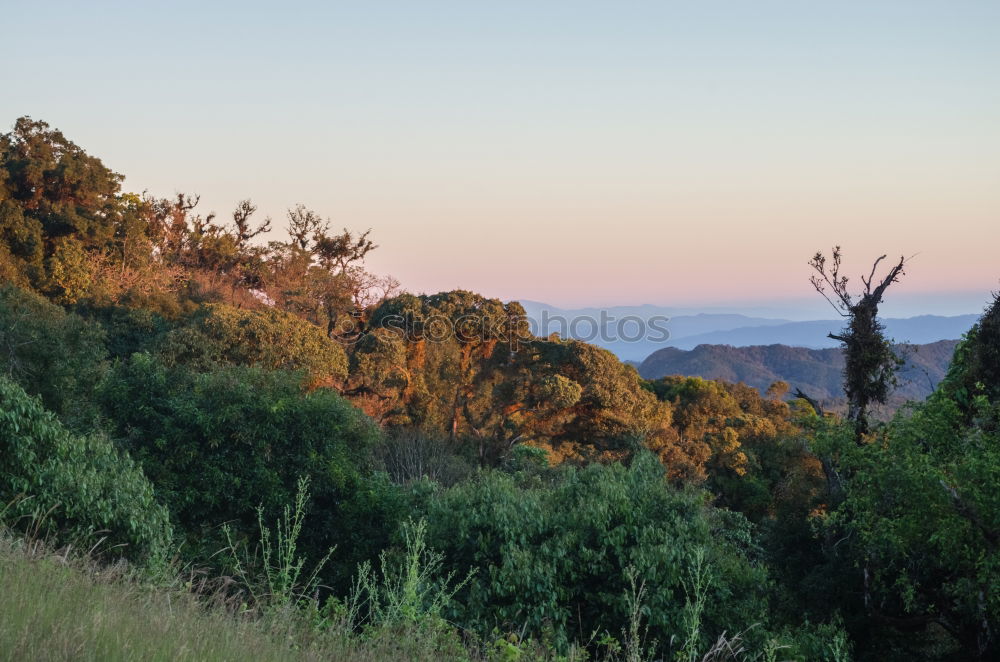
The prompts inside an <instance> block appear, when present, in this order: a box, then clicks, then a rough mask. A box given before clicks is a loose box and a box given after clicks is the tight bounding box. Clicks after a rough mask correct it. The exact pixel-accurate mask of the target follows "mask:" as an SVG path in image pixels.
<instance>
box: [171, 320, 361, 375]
mask: <svg viewBox="0 0 1000 662" xmlns="http://www.w3.org/2000/svg"><path fill="white" fill-rule="evenodd" d="M157 353H158V355H159V356H160V357H161V358H162V360H164V361H165V362H166V363H167V364H169V365H189V366H194V367H201V368H208V367H212V366H217V365H224V364H234V365H246V366H249V365H259V366H261V367H263V368H267V369H270V370H305V371H306V372H307V373H308V375H309V378H310V380H312V382H313V383H314V384H323V385H333V384H339V383H341V382H342V381H343V380H344V378H345V377H347V355H346V354H345V353H344V349H343V347H341V346H340V345H339V344H338V343H336V342H335V341H333V340H330V339H329V338H327V337H326V335H324V334H323V332H322V331H321V330H320V329H319V328H318V327H316V326H314V325H312V324H310V323H309V322H306V321H305V320H302V319H300V318H298V317H295V316H294V315H291V314H289V313H285V312H282V311H280V310H276V309H274V308H267V309H263V310H244V309H239V308H233V307H232V306H227V305H224V304H209V305H206V306H204V307H203V308H202V309H201V311H199V313H198V314H196V315H195V316H194V317H193V318H192V320H191V322H190V323H189V324H187V325H185V326H183V327H181V328H178V329H175V330H173V331H170V332H169V333H167V335H166V336H165V339H164V341H163V343H162V344H161V346H160V347H159V349H158V352H157Z"/></svg>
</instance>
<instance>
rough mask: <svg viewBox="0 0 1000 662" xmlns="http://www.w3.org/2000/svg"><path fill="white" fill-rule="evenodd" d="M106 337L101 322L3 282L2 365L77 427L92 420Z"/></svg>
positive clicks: (0, 297)
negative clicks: (92, 396)
mask: <svg viewBox="0 0 1000 662" xmlns="http://www.w3.org/2000/svg"><path fill="white" fill-rule="evenodd" d="M104 338H105V336H104V332H103V330H102V329H101V327H100V326H99V325H97V324H94V323H91V322H88V321H86V320H84V319H83V318H81V317H79V316H78V315H74V314H72V313H67V312H66V311H65V310H63V309H62V308H60V307H59V306H57V305H55V304H53V303H49V302H48V301H47V300H45V299H44V298H43V297H41V296H39V295H37V294H33V293H31V292H26V291H24V290H20V289H18V288H16V287H13V286H10V285H5V286H2V287H0V355H2V358H0V371H2V372H3V373H4V374H6V375H7V376H9V377H10V378H12V379H13V380H14V381H16V382H17V383H18V384H20V385H21V386H22V387H23V388H24V390H25V391H27V392H28V393H30V394H31V395H37V396H39V397H40V398H41V399H42V402H43V403H44V404H45V407H46V408H47V409H49V410H50V411H53V412H55V413H56V414H58V415H59V416H60V418H62V419H63V422H65V423H67V424H69V425H71V426H72V427H73V428H75V429H86V428H89V427H91V426H92V425H93V417H94V414H95V413H96V412H95V409H94V406H93V403H92V399H91V394H92V391H93V387H94V384H95V383H96V382H97V381H99V379H100V376H101V374H102V373H103V371H104V369H105V358H106V350H105V348H104Z"/></svg>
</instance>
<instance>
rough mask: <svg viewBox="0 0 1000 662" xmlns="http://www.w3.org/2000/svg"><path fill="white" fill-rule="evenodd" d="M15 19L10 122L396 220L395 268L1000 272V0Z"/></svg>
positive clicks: (607, 272) (154, 166)
mask: <svg viewBox="0 0 1000 662" xmlns="http://www.w3.org/2000/svg"><path fill="white" fill-rule="evenodd" d="M2 15H3V16H4V18H5V20H4V23H5V29H4V38H3V40H2V41H0V56H2V59H3V62H4V63H5V66H4V67H3V70H2V73H0V82H2V86H0V90H2V93H0V125H3V126H10V124H12V123H13V121H14V119H15V118H16V117H18V116H20V115H23V114H29V115H31V116H33V117H36V118H40V119H45V120H46V121H48V122H49V123H51V124H52V125H54V126H57V127H59V128H60V129H62V130H63V131H64V132H65V133H66V134H67V135H68V136H69V137H70V138H71V139H73V140H75V141H76V142H77V143H79V144H80V145H82V146H83V147H85V148H86V149H87V150H89V151H90V152H92V153H94V154H96V155H98V156H100V157H102V158H103V159H104V161H105V162H106V163H107V164H108V165H109V166H111V167H112V168H114V169H116V170H118V171H119V172H122V173H124V174H125V175H127V181H126V185H127V187H128V188H130V189H133V190H137V191H139V190H143V189H148V190H149V191H151V192H153V193H156V194H160V195H170V194H172V193H173V192H174V191H176V190H183V191H186V192H195V193H200V194H201V195H202V200H203V206H204V209H205V211H210V210H215V211H217V212H220V213H222V214H225V213H227V212H228V210H229V209H231V207H232V206H233V204H234V203H235V202H236V201H237V200H238V199H240V198H243V197H251V198H253V199H254V200H255V201H256V202H258V203H259V204H260V206H261V208H262V211H264V212H266V213H268V214H270V215H272V216H274V217H275V218H276V219H278V220H279V222H278V225H281V222H280V218H281V216H282V214H283V210H284V209H285V208H286V207H289V206H291V205H293V204H295V203H297V202H302V203H304V204H306V205H308V206H310V207H312V208H314V209H316V210H317V211H319V212H321V213H323V214H324V215H326V216H329V217H330V218H331V219H332V221H333V222H334V223H335V224H336V225H346V226H348V227H351V228H356V229H364V228H368V227H371V228H373V235H374V236H375V238H376V241H377V242H378V243H379V244H381V248H380V249H379V250H378V251H376V253H374V254H373V257H372V259H371V261H370V266H371V267H372V268H373V269H374V270H376V271H380V272H389V273H392V274H394V275H395V276H396V277H398V278H399V279H400V280H401V281H402V282H403V284H404V286H407V287H408V288H409V289H412V290H415V291H436V290H440V289H451V288H455V287H464V288H468V289H474V290H478V291H481V292H483V293H484V294H488V295H492V296H500V297H503V298H527V299H534V300H545V301H550V302H552V303H554V304H557V305H579V304H609V303H640V302H650V303H658V304H681V303H683V304H685V305H690V304H692V303H698V302H704V303H705V304H706V305H707V304H713V305H716V304H719V303H723V302H735V303H740V302H747V303H749V302H751V301H755V302H759V301H771V300H778V299H782V298H789V299H790V300H791V299H792V298H796V299H798V298H802V297H810V296H811V295H810V293H809V291H808V287H809V286H808V283H807V281H806V278H807V276H808V272H807V267H806V266H805V261H806V260H807V259H808V257H809V256H810V255H811V253H812V252H814V251H815V250H816V249H819V248H827V247H829V246H830V245H832V244H833V243H841V244H843V246H844V247H845V250H846V251H847V254H848V257H849V259H850V260H851V262H852V264H851V266H852V267H854V268H855V270H856V271H860V270H861V269H862V265H863V264H864V263H866V262H868V261H869V259H870V258H871V257H874V256H877V255H878V254H881V253H883V252H888V253H890V254H899V253H905V254H907V255H911V254H919V255H918V256H917V258H916V259H915V260H914V261H913V263H912V267H911V269H910V273H909V274H908V276H907V278H906V280H905V281H904V282H903V283H901V284H900V286H899V290H898V291H899V292H900V296H904V295H905V296H906V297H909V298H910V299H911V300H914V301H919V297H920V296H922V295H923V294H924V293H927V292H937V293H938V294H937V298H934V299H928V300H927V301H928V303H927V307H928V308H932V310H930V311H929V312H935V311H941V312H944V309H943V308H942V306H944V305H945V304H947V303H948V302H951V303H952V304H954V302H955V301H958V300H959V299H957V298H956V297H957V296H958V295H954V294H951V293H952V292H957V291H962V292H964V293H965V294H963V295H962V296H966V297H969V301H970V302H972V301H976V300H977V298H978V297H980V296H982V297H983V298H984V299H985V296H986V294H987V293H988V291H989V290H991V289H996V288H997V287H998V284H1000V280H998V279H1000V268H998V267H1000V263H998V261H997V260H996V258H995V252H996V248H995V246H996V245H998V244H1000V2H996V1H992V2H963V1H950V2H915V1H908V2H876V1H865V2H811V1H803V0H799V1H797V2H765V1H761V0H755V1H753V2H748V1H731V2H712V1H699V2H666V1H664V2H542V1H538V0H536V1H534V2H510V1H508V2H475V1H473V0H465V1H463V2H418V1H416V0H411V1H410V2H379V1H377V0H375V1H370V2H353V3H343V2H327V3H316V2H298V3H295V2H292V3H281V4H277V3H274V4H271V3H249V2H241V3H171V2H162V3H156V4H155V6H154V5H153V3H138V2H130V3H102V2H90V3H81V2H73V3H68V2H67V3H60V2H35V3H26V2H18V3H16V4H15V3H11V2H5V3H4V5H3V12H2ZM942 297H943V298H942ZM933 301H938V302H940V303H939V304H934V303H932V302H933ZM919 305H920V304H919V303H918V304H916V307H915V309H914V311H916V309H917V308H919ZM963 305H964V304H963ZM970 305H971V304H970ZM934 306H937V308H934ZM976 308H978V306H976ZM970 312H971V311H970Z"/></svg>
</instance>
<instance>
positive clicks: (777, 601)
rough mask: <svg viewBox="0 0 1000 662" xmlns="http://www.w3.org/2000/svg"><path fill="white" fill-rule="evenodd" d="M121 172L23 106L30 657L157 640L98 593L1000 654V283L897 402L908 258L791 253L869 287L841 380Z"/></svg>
mask: <svg viewBox="0 0 1000 662" xmlns="http://www.w3.org/2000/svg"><path fill="white" fill-rule="evenodd" d="M122 183H123V177H122V175H120V174H118V173H116V172H113V171H112V170H110V169H109V168H108V167H106V166H105V165H104V164H103V163H102V161H101V160H100V159H99V158H98V157H97V156H94V155H91V154H88V153H87V152H86V151H84V149H82V148H81V147H79V146H77V145H76V144H74V143H73V142H72V141H71V140H70V139H69V138H67V137H66V136H64V135H63V134H62V133H61V132H60V131H58V130H57V129H55V128H53V127H51V126H49V125H48V124H46V123H45V122H43V121H39V120H35V119H31V118H28V117H22V118H20V119H18V120H17V121H16V123H15V124H14V126H13V129H12V130H11V131H10V132H8V133H5V134H2V135H0V280H2V284H0V513H2V516H0V531H2V533H0V539H2V540H0V573H2V574H0V587H2V588H0V615H2V618H0V621H2V622H0V650H6V651H8V653H7V654H8V655H9V656H10V659H27V658H28V657H30V656H29V655H28V651H31V650H37V649H35V648H32V647H34V646H41V645H43V644H42V643H41V642H43V641H45V640H52V638H53V637H56V638H57V639H58V638H59V637H62V638H63V639H65V642H64V643H65V646H66V647H68V649H69V648H72V647H84V648H87V649H88V650H91V651H104V653H93V655H94V657H93V659H133V658H131V657H128V656H127V655H126V654H125V653H123V652H122V650H123V649H118V648H115V647H114V645H113V644H111V643H109V641H111V640H113V639H114V637H113V636H112V635H110V634H109V633H107V632H102V631H101V630H100V628H101V627H102V626H101V625H100V623H97V620H96V619H92V620H94V622H93V623H91V621H90V620H87V618H83V617H81V616H80V615H79V614H80V613H89V612H88V610H89V609H97V608H100V609H104V610H106V612H107V614H108V616H107V619H106V622H107V623H111V624H114V623H116V622H117V623H118V624H117V625H115V627H116V628H118V629H117V631H118V632H119V633H126V634H121V635H120V637H119V639H118V641H120V640H121V637H126V636H127V637H132V639H130V640H129V642H130V643H129V645H128V647H129V648H130V650H133V651H139V652H138V653H136V657H135V658H134V659H236V658H238V657H239V658H243V659H246V658H247V656H254V655H256V656H257V659H271V658H273V659H372V660H381V659H387V660H388V659H393V660H395V659H426V660H439V659H454V660H504V661H508V660H510V661H512V660H628V661H629V662H633V661H635V662H638V661H640V660H673V661H684V662H694V661H701V660H762V661H764V660H820V661H831V662H832V661H837V662H843V661H846V660H858V661H867V660H872V661H874V660H888V661H892V660H914V659H920V660H990V659H997V658H998V657H1000V549H998V546H1000V490H998V489H997V487H998V486H1000V299H998V298H996V297H994V299H993V300H992V301H984V302H983V305H984V312H983V315H982V317H981V318H980V320H979V322H978V323H977V324H976V325H975V326H973V327H972V328H971V329H969V331H968V333H967V334H966V335H965V337H964V338H962V340H961V341H960V342H959V343H958V344H957V346H956V347H955V350H954V356H953V357H952V360H951V363H950V367H949V368H948V370H947V373H946V374H945V375H944V377H943V378H942V379H941V381H940V383H939V384H938V385H937V387H936V388H935V389H934V391H933V393H931V394H930V395H929V396H928V397H927V398H926V399H924V400H922V401H911V402H909V403H907V404H906V405H904V406H901V407H900V408H899V410H898V411H897V412H896V413H895V415H894V416H893V417H892V418H891V419H890V420H881V419H880V418H878V417H875V416H873V415H872V414H871V411H872V407H873V406H874V405H877V404H878V403H885V402H887V401H889V400H890V398H892V395H893V385H894V380H895V373H896V369H897V368H898V366H899V363H898V360H897V358H896V357H895V354H894V352H893V345H892V343H891V340H890V339H887V338H885V337H884V335H883V334H882V333H881V326H880V323H879V321H878V318H877V312H878V304H879V303H880V302H881V301H882V299H883V297H891V296H892V292H891V289H889V286H890V285H891V284H892V283H894V282H896V281H897V280H898V279H899V278H901V277H902V276H903V265H904V262H903V261H900V262H899V264H898V265H897V264H894V263H884V262H882V263H880V261H875V265H874V266H875V268H873V270H872V272H871V274H870V275H868V274H862V275H861V279H860V281H859V283H860V287H859V288H858V292H859V293H857V294H856V293H854V292H855V291H854V290H853V289H852V288H854V287H855V284H856V283H855V281H854V280H853V279H852V280H850V281H848V280H847V278H846V276H844V275H842V274H840V272H839V269H840V251H839V249H837V250H835V251H834V252H833V254H832V255H831V256H830V257H829V258H827V257H826V256H824V255H823V254H817V255H816V256H815V257H814V258H813V260H812V261H811V262H810V265H811V270H809V265H807V264H805V262H806V260H807V259H808V257H809V256H803V257H804V259H803V270H802V272H801V273H799V274H790V275H789V277H790V278H801V280H802V283H803V289H804V291H810V290H812V288H813V287H814V286H815V288H816V289H818V290H820V293H822V294H823V295H824V296H827V297H829V298H830V299H831V302H832V303H834V304H835V306H836V307H838V309H839V310H840V311H841V312H842V314H843V316H844V319H845V330H844V332H842V334H840V335H838V340H840V341H841V342H842V344H843V353H844V357H845V359H846V362H845V363H844V368H843V370H844V384H845V389H846V390H845V394H844V397H845V401H846V402H847V403H848V406H847V408H846V411H839V410H838V412H829V411H825V410H824V407H823V406H822V404H821V403H820V402H819V401H818V400H817V399H816V398H813V397H811V395H812V394H810V393H808V392H805V393H804V392H802V391H798V390H795V391H793V389H791V388H790V387H789V385H788V384H787V383H783V382H776V383H774V384H773V385H771V387H770V389H767V391H766V393H765V394H763V395H762V394H761V391H760V390H758V389H757V388H754V387H752V386H748V385H746V384H744V383H728V382H725V381H719V380H705V379H701V378H696V377H685V376H681V375H673V376H665V377H660V378H657V379H651V380H647V379H643V378H642V377H640V375H639V373H638V372H637V371H636V369H635V368H634V367H632V366H630V365H626V364H624V363H622V362H621V361H620V360H619V359H618V358H617V357H616V356H615V355H614V354H612V353H610V352H609V351H607V350H604V349H600V348H598V347H595V346H593V345H589V344H586V343H583V342H579V341H574V340H567V339H563V338H560V337H558V336H557V335H553V336H551V337H546V338H541V337H533V336H531V335H530V333H529V332H528V331H527V321H526V319H525V316H524V310H523V309H522V307H521V306H520V304H518V303H517V302H503V301H500V300H497V299H490V298H487V297H483V296H480V295H478V294H476V293H474V292H469V291H462V290H456V291H450V292H440V293H437V294H431V295H425V294H412V293H409V292H407V291H406V290H405V289H404V288H405V283H404V284H400V283H398V282H396V281H394V280H393V279H391V278H388V277H384V276H380V275H377V274H373V273H370V272H369V271H367V270H366V268H365V258H366V256H367V255H368V254H369V253H370V252H371V251H374V250H377V246H376V244H375V241H376V240H377V229H375V230H372V231H368V230H356V229H355V230H351V229H336V228H334V227H331V225H330V223H329V222H328V221H327V220H325V218H324V217H323V216H322V215H321V214H320V213H318V212H316V211H314V210H311V209H308V208H306V207H304V206H302V205H292V206H291V207H290V208H289V209H288V211H287V214H286V217H285V218H282V219H271V218H260V217H259V215H258V214H257V208H256V206H255V205H254V203H253V202H252V201H251V199H247V200H243V201H241V202H239V203H238V204H237V206H236V208H235V209H234V210H233V211H232V212H231V213H230V214H225V215H221V216H220V215H216V214H214V213H209V212H207V211H204V210H202V209H201V208H200V207H199V204H198V202H199V200H198V196H197V195H194V194H188V193H177V194H175V195H173V196H172V197H166V198H160V197H156V196H155V195H152V194H150V193H148V192H141V193H136V192H129V191H125V190H123V188H122ZM810 274H813V284H812V285H810V282H809V280H808V277H809V275H810ZM18 586H24V587H28V588H24V589H17V588H16V587H18ZM67 587H75V588H73V590H70V588H67ZM84 589H86V590H84ZM19 591H23V592H19ZM109 591H111V592H112V593H108V592H109ZM113 591H119V592H121V593H120V595H121V596H123V597H120V598H117V599H116V598H114V597H113V596H114V595H118V594H116V593H113ZM74 596H75V597H74ZM72 600H78V601H79V602H80V604H79V605H78V609H79V611H77V612H74V611H73V609H72V606H73V604H75V603H72ZM171 600H173V601H174V602H175V603H176V607H171V608H170V609H169V610H168V609H167V607H166V606H165V605H166V604H168V603H169V604H173V603H171V602H170V601H171ZM60 601H64V603H61V602H60ZM116 602H118V603H121V604H125V605H133V607H134V610H135V611H137V612H138V613H140V614H141V613H143V610H146V611H145V613H146V614H147V617H146V618H145V619H144V620H148V621H156V620H158V619H160V618H162V619H163V623H164V625H163V626H162V628H163V630H162V632H161V631H160V630H155V631H154V629H153V628H151V627H148V626H147V628H146V629H142V628H139V627H138V626H135V627H133V625H134V624H132V623H131V621H129V614H127V613H124V612H123V613H118V612H115V611H114V609H115V603H116ZM95 605H97V606H95ZM185 605H186V606H185ZM168 611H169V616H168V615H167V613H168ZM175 612H176V613H175ZM102 613H103V612H102ZM74 614H76V615H74ZM74 618H76V619H79V620H81V621H82V622H84V623H89V624H90V625H88V626H87V627H83V626H81V627H79V628H67V629H60V626H59V624H60V623H62V622H65V621H67V620H70V619H74ZM116 618H117V619H121V620H120V622H118V621H116V620H115V619H116ZM172 619H173V620H172ZM176 619H182V620H180V621H176ZM183 619H186V620H183ZM175 621H176V624H174V625H170V624H171V623H175ZM170 628H174V629H173V630H171V629H170ZM53 632H55V633H57V635H58V636H56V635H53ZM190 633H195V634H194V635H191V634H190ZM186 636H190V637H192V639H191V641H187V640H186V639H185V637H186ZM195 638H197V639H198V641H194V639H195ZM185 642H186V643H185ZM206 642H207V643H206ZM212 642H214V643H212ZM179 643H184V645H185V646H186V647H187V648H185V652H178V651H179V650H180V649H179V648H175V647H176V646H178V645H179ZM210 644H211V645H213V646H217V647H216V648H211V649H208V648H199V646H206V645H210ZM146 645H148V646H158V647H159V648H156V651H159V652H149V651H153V649H152V648H149V649H144V648H143V647H144V646H146ZM102 646H104V647H109V648H101V647H102ZM19 647H20V648H19ZM74 650H75V649H74ZM143 650H147V653H146V654H145V655H144V654H143V653H142V652H141V651H143ZM0 655H2V654H0ZM52 659H83V658H75V657H73V656H72V655H69V656H67V657H58V656H55V655H53V658H52Z"/></svg>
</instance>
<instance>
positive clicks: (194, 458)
mask: <svg viewBox="0 0 1000 662" xmlns="http://www.w3.org/2000/svg"><path fill="white" fill-rule="evenodd" d="M100 395H101V401H102V403H103V405H104V411H105V412H106V414H107V416H108V418H109V423H110V424H111V426H112V429H113V430H114V434H115V435H116V437H117V438H118V439H119V440H120V441H121V443H122V444H123V445H124V446H125V447H126V448H127V449H129V451H130V452H131V453H132V454H133V456H134V457H135V458H136V459H137V460H138V461H139V462H141V463H142V465H143V467H144V468H145V469H146V471H147V473H148V475H149V477H150V479H151V480H152V481H153V484H154V485H156V490H157V495H158V496H159V497H160V498H161V499H162V500H163V502H164V503H166V504H167V505H168V506H169V508H170V511H171V513H172V514H173V516H174V518H175V522H176V523H177V524H178V525H179V526H180V527H182V529H183V530H184V532H185V533H186V534H187V538H188V542H189V543H190V544H191V545H192V547H193V549H192V552H193V553H195V554H202V553H203V554H206V555H207V554H211V553H212V552H214V551H216V549H218V548H220V547H222V546H223V545H222V542H221V537H220V531H219V530H218V527H219V526H220V525H221V524H223V523H226V522H230V523H231V524H232V527H233V530H234V533H235V535H236V536H237V537H240V536H250V535H253V534H255V533H256V531H257V525H258V521H257V507H258V506H261V507H262V508H263V515H264V517H265V518H266V519H268V520H272V519H275V518H276V517H277V516H278V515H279V514H280V512H281V509H282V508H283V507H284V505H285V504H288V503H291V502H293V500H294V497H295V493H296V485H297V481H298V479H299V478H300V477H309V478H310V479H311V481H312V482H311V485H312V504H311V507H310V510H311V511H312V512H313V513H315V515H314V516H313V518H312V526H310V527H309V529H308V530H307V531H306V532H304V535H303V547H302V549H303V553H304V554H305V555H306V556H307V557H308V558H311V559H318V558H321V557H322V556H323V554H325V552H326V551H327V549H328V548H329V547H331V546H334V545H336V546H337V549H338V553H337V559H338V560H343V561H346V562H349V563H350V564H351V569H352V570H353V564H354V563H356V562H357V561H360V560H361V559H364V558H369V557H370V556H371V555H373V554H374V553H376V552H377V551H378V550H379V549H381V548H382V547H383V546H385V545H386V544H387V542H388V531H389V530H390V528H391V527H392V526H393V525H394V519H393V517H395V515H394V514H393V513H394V512H395V511H394V508H396V506H395V505H394V504H395V501H394V499H395V498H396V492H395V490H394V488H392V486H391V485H390V484H389V483H388V480H387V479H386V478H385V477H379V476H373V475H372V473H371V471H370V466H371V458H370V450H371V447H372V445H373V444H374V443H375V442H376V441H377V439H378V438H379V433H378V430H377V429H376V427H375V426H374V425H373V424H372V422H371V421H370V420H369V419H368V418H367V417H365V416H364V415H363V414H361V412H359V411H358V410H356V409H355V408H354V407H352V406H351V405H350V404H349V403H347V401H345V400H344V399H343V398H341V397H340V396H339V395H338V394H337V393H336V392H334V391H332V390H329V389H317V390H314V391H311V392H308V391H306V390H305V389H304V388H303V387H302V375H301V374H299V373H294V372H284V371H267V370H263V369H261V368H259V367H240V366H230V367H224V368H219V369H217V370H215V371H212V372H207V373H196V372H193V371H190V370H187V369H184V368H168V367H166V366H164V365H162V364H160V363H158V362H157V361H156V360H155V359H154V358H153V357H152V356H150V355H148V354H136V355H134V356H133V357H132V358H131V360H130V361H128V362H124V363H121V364H120V365H118V366H116V368H115V369H114V370H113V371H112V372H111V373H110V374H109V376H108V379H107V380H106V382H105V384H104V385H103V387H102V389H101V394H100Z"/></svg>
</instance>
